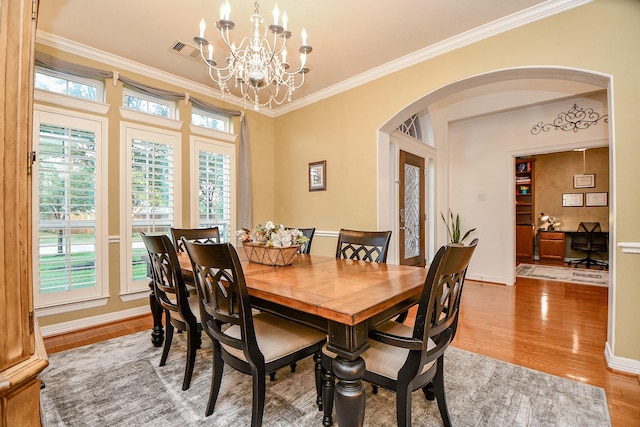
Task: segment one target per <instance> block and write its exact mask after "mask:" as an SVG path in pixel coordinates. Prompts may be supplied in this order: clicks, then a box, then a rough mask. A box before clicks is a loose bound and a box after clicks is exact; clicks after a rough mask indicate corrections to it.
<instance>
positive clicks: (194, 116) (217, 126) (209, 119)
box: [191, 108, 229, 132]
mask: <svg viewBox="0 0 640 427" xmlns="http://www.w3.org/2000/svg"><path fill="white" fill-rule="evenodd" d="M191 124H192V125H194V126H200V127H204V128H208V129H213V130H217V131H220V132H229V117H225V116H221V115H217V114H213V113H209V112H207V111H203V110H198V109H196V108H194V109H193V111H192V113H191Z"/></svg>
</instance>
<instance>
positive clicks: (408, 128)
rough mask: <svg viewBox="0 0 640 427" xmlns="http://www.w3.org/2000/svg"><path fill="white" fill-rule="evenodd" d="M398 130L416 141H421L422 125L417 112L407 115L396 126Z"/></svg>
mask: <svg viewBox="0 0 640 427" xmlns="http://www.w3.org/2000/svg"><path fill="white" fill-rule="evenodd" d="M398 130H399V131H400V132H402V133H404V134H405V135H409V136H410V137H413V138H415V139H417V140H418V141H422V126H421V124H420V116H418V115H417V114H414V115H413V116H411V117H409V118H408V119H407V120H406V121H405V122H404V123H402V124H401V125H400V126H398Z"/></svg>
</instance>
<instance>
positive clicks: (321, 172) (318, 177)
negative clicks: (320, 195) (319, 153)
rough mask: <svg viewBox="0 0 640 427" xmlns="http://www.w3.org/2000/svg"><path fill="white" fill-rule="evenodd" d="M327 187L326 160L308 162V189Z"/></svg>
mask: <svg viewBox="0 0 640 427" xmlns="http://www.w3.org/2000/svg"><path fill="white" fill-rule="evenodd" d="M326 189H327V161H326V160H323V161H321V162H313V163H309V191H325V190H326Z"/></svg>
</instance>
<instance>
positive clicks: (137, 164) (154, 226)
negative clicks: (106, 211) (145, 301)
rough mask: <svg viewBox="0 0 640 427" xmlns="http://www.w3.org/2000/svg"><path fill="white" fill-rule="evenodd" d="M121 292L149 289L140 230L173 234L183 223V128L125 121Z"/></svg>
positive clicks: (123, 136) (123, 137)
mask: <svg viewBox="0 0 640 427" xmlns="http://www.w3.org/2000/svg"><path fill="white" fill-rule="evenodd" d="M121 142H122V144H123V147H122V148H123V149H122V156H123V157H122V162H121V165H123V173H124V175H125V176H124V178H123V179H122V180H121V182H122V185H123V188H122V189H121V194H122V196H123V199H122V202H121V203H122V208H123V213H122V221H121V224H122V231H121V233H120V235H121V236H122V242H121V248H122V258H121V261H122V262H121V266H122V268H121V269H122V274H123V276H122V280H121V292H122V293H123V294H135V293H137V292H140V291H145V293H148V291H149V287H148V283H149V279H148V277H147V262H146V256H147V251H146V249H145V246H144V243H143V242H142V239H141V237H140V232H141V231H143V232H145V233H154V234H166V235H169V234H170V230H169V229H170V228H171V227H172V226H173V225H174V224H176V223H180V222H181V221H180V217H179V216H180V212H181V207H180V205H181V204H180V189H181V184H180V182H181V181H180V134H179V133H177V132H171V131H163V130H159V129H156V128H152V127H147V126H142V125H134V124H131V123H126V122H122V123H121Z"/></svg>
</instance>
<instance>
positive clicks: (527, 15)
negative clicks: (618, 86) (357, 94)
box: [276, 0, 593, 116]
mask: <svg viewBox="0 0 640 427" xmlns="http://www.w3.org/2000/svg"><path fill="white" fill-rule="evenodd" d="M592 1H593V0H549V1H547V2H545V3H543V4H540V5H537V6H532V7H530V8H529V9H526V10H523V11H521V12H518V13H514V14H512V15H509V16H506V17H504V18H501V19H498V20H496V21H493V22H490V23H488V24H485V25H482V26H480V27H476V28H474V29H472V30H469V31H466V32H464V33H461V34H458V35H456V36H453V37H451V38H449V39H447V40H443V41H441V42H439V43H435V44H433V45H431V46H427V47H425V48H423V49H420V50H418V51H416V52H413V53H410V54H408V55H405V56H403V57H401V58H398V59H395V60H393V61H391V62H388V63H386V64H384V65H381V66H379V67H376V68H373V69H371V70H368V71H366V72H364V73H361V74H359V75H357V76H355V77H352V78H349V79H347V80H343V81H342V82H340V83H337V84H335V85H333V86H329V87H328V88H326V89H323V90H320V91H318V92H315V93H313V94H311V95H309V96H306V97H304V98H300V99H298V100H295V101H293V102H291V103H289V104H287V105H285V106H282V107H279V108H278V109H277V110H276V115H277V116H279V115H282V114H286V113H289V112H291V111H294V110H297V109H299V108H302V107H306V106H307V105H310V104H313V103H315V102H318V101H320V100H322V99H325V98H329V97H331V96H334V95H337V94H339V93H341V92H344V91H347V90H349V89H353V88H355V87H358V86H361V85H363V84H365V83H369V82H370V81H373V80H376V79H379V78H381V77H384V76H386V75H388V74H392V73H395V72H396V71H400V70H403V69H405V68H408V67H411V66H413V65H416V64H419V63H421V62H424V61H426V60H428V59H432V58H434V57H436V56H439V55H442V54H444V53H447V52H451V51H453V50H456V49H459V48H461V47H465V46H468V45H470V44H473V43H476V42H478V41H481V40H484V39H487V38H489V37H492V36H495V35H497V34H500V33H504V32H506V31H509V30H512V29H514V28H518V27H521V26H523V25H526V24H530V23H532V22H535V21H538V20H540V19H544V18H548V17H550V16H553V15H556V14H558V13H561V12H564V11H567V10H569V9H573V8H576V7H579V6H582V5H585V4H587V3H591V2H592Z"/></svg>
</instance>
